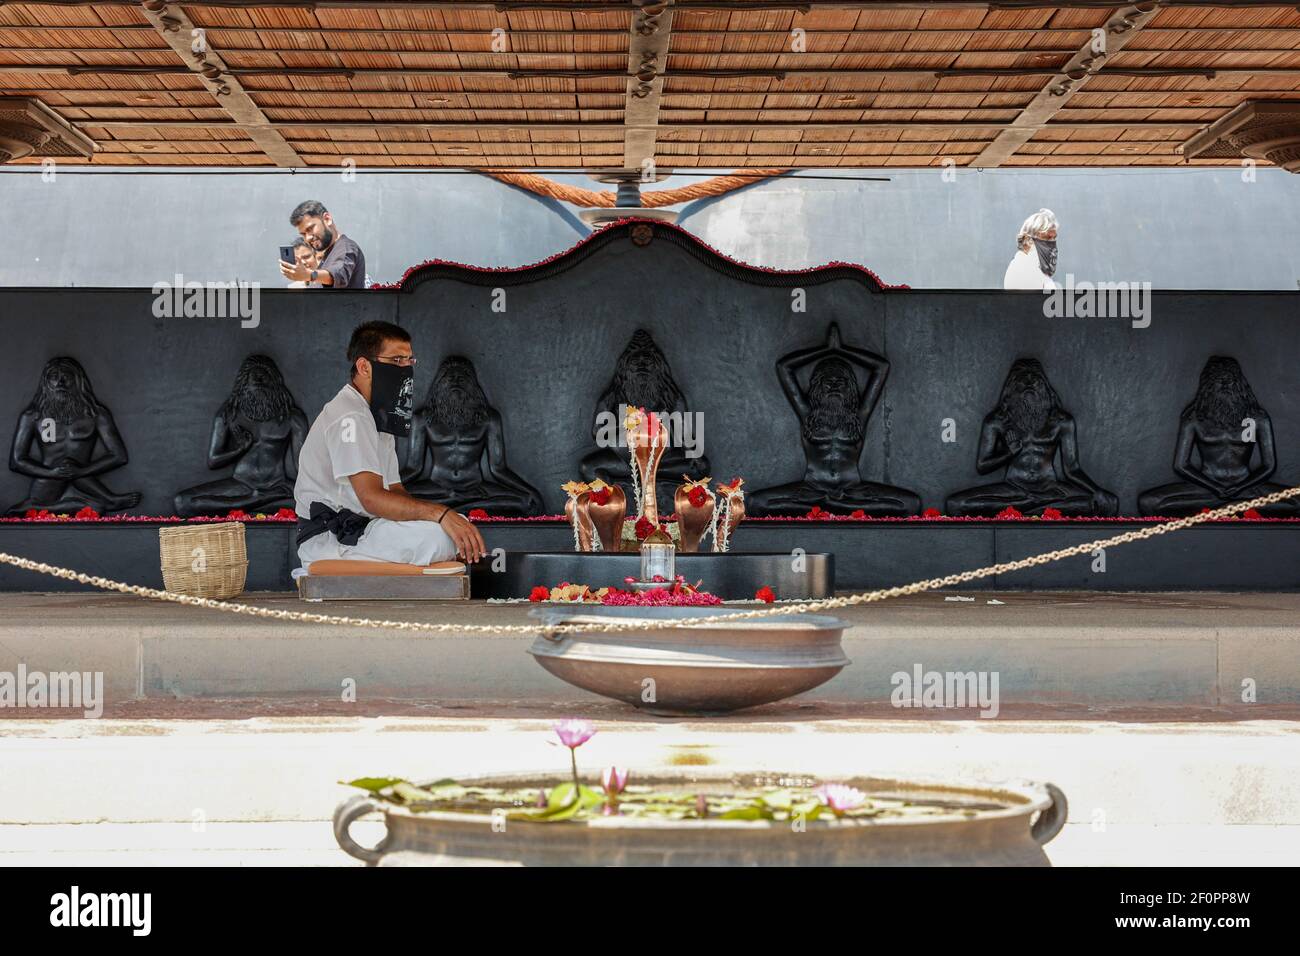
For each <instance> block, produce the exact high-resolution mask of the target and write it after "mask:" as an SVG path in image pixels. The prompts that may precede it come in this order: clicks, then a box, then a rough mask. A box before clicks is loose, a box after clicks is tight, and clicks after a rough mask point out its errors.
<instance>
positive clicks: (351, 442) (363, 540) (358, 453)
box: [294, 322, 487, 568]
mask: <svg viewBox="0 0 1300 956" xmlns="http://www.w3.org/2000/svg"><path fill="white" fill-rule="evenodd" d="M414 365H415V357H414V356H413V355H412V354H411V336H410V335H409V334H408V333H407V332H406V331H405V330H404V329H402V328H400V327H398V326H396V325H393V324H391V323H389V322H366V323H365V324H363V325H360V326H357V328H356V330H355V331H353V333H352V341H351V342H350V343H349V344H348V366H349V369H350V372H351V381H350V382H349V383H348V384H346V385H344V386H343V388H342V389H341V390H340V391H339V393H338V394H337V395H335V396H334V397H333V398H332V399H330V401H329V402H328V403H327V404H326V405H325V407H324V408H323V409H322V410H321V413H320V414H319V415H318V416H316V421H314V422H313V423H312V426H311V430H310V431H309V432H308V433H307V438H306V440H305V441H304V442H303V446H302V453H301V454H300V455H299V458H298V480H297V482H296V483H295V485H294V504H295V506H296V508H295V510H296V511H297V513H298V535H297V538H298V558H299V560H301V561H302V563H303V566H304V567H308V568H309V567H310V564H311V562H313V561H321V560H324V559H328V558H348V559H354V560H363V561H394V562H398V563H401V564H421V565H423V564H433V563H435V562H438V561H450V560H452V559H454V558H455V557H456V556H459V557H460V558H461V559H462V560H464V561H477V560H478V559H479V558H481V557H483V556H484V554H485V553H486V550H487V549H486V547H485V546H484V544H483V538H482V536H481V535H480V534H479V533H478V529H476V528H475V527H474V526H473V525H472V524H470V522H469V521H468V520H467V519H466V518H465V517H463V516H462V515H460V514H458V513H456V512H455V511H453V510H452V509H451V508H449V507H447V506H446V505H443V504H438V503H437V502H434V501H426V500H422V499H419V498H413V497H411V495H410V494H408V493H407V491H406V489H405V488H403V487H402V484H401V480H400V475H399V472H398V468H399V466H398V462H397V450H396V436H405V435H407V434H409V432H410V429H411V412H412V406H413V405H414V399H415V377H414V372H415V369H414Z"/></svg>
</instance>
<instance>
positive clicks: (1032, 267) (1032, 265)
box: [1002, 209, 1057, 291]
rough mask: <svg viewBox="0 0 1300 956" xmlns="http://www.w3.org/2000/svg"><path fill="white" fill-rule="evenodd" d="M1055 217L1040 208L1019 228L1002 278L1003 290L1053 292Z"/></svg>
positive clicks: (1054, 286) (1048, 210) (1048, 211)
mask: <svg viewBox="0 0 1300 956" xmlns="http://www.w3.org/2000/svg"><path fill="white" fill-rule="evenodd" d="M1056 226H1057V223H1056V214H1055V213H1053V212H1052V210H1050V209H1040V210H1038V212H1036V213H1034V214H1033V215H1032V216H1030V217H1029V218H1028V219H1026V220H1025V223H1024V225H1022V226H1021V227H1020V235H1018V236H1016V254H1015V256H1014V257H1013V258H1012V260H1011V264H1010V265H1009V266H1007V271H1006V275H1004V276H1003V277H1002V288H1004V289H1037V290H1040V291H1043V290H1048V289H1055V288H1056V283H1055V282H1053V281H1052V275H1053V273H1055V272H1056Z"/></svg>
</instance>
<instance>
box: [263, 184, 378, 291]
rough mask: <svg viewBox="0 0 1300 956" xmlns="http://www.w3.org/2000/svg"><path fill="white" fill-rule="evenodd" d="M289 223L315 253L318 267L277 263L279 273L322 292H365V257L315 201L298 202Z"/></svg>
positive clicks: (283, 262) (325, 210) (359, 248)
mask: <svg viewBox="0 0 1300 956" xmlns="http://www.w3.org/2000/svg"><path fill="white" fill-rule="evenodd" d="M289 223H290V224H291V225H293V226H294V227H296V228H297V230H298V233H299V235H301V236H302V238H303V240H304V241H306V243H307V245H309V246H311V248H312V249H314V250H315V251H316V255H317V257H318V258H319V260H320V264H319V265H317V266H315V267H314V268H312V267H309V266H306V265H304V264H302V263H300V262H295V263H293V264H290V263H287V262H285V261H283V260H281V261H280V274H281V275H283V276H284V277H285V278H286V279H290V280H292V281H295V282H306V283H308V285H309V286H319V287H321V288H323V289H364V288H365V287H366V257H365V254H364V253H363V252H362V251H361V247H360V246H358V245H357V244H356V243H355V242H353V241H352V240H351V239H349V238H348V237H347V236H345V235H343V233H342V232H341V231H340V230H339V227H338V226H337V225H336V224H335V222H334V217H332V216H331V215H330V213H329V210H328V209H326V208H325V207H324V206H323V205H322V204H321V203H319V202H317V201H316V200H315V199H309V200H307V201H306V202H301V203H299V204H298V205H297V206H296V207H294V210H293V212H291V213H290V214H289Z"/></svg>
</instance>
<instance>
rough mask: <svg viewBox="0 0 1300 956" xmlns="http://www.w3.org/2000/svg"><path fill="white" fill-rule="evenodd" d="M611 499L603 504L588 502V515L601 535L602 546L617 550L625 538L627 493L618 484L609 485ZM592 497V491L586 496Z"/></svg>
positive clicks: (604, 548)
mask: <svg viewBox="0 0 1300 956" xmlns="http://www.w3.org/2000/svg"><path fill="white" fill-rule="evenodd" d="M607 487H608V488H609V501H607V502H605V503H604V504H603V505H600V504H596V502H594V501H590V500H588V502H587V516H588V518H589V519H590V521H591V524H592V526H593V527H594V528H595V531H596V534H597V535H598V536H599V537H600V547H601V549H602V550H605V551H617V550H618V549H619V545H620V543H621V542H622V539H623V518H624V517H626V515H627V495H625V494H624V493H623V489H622V488H620V487H619V486H618V485H608V486H607ZM585 497H587V498H588V499H590V497H591V494H590V492H589V493H588V494H587V495H586V496H585Z"/></svg>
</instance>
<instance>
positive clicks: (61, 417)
mask: <svg viewBox="0 0 1300 956" xmlns="http://www.w3.org/2000/svg"><path fill="white" fill-rule="evenodd" d="M97 449H100V451H99V454H98V455H96V450H97ZM126 463H127V455H126V445H125V444H124V443H123V441H122V436H121V435H120V434H119V433H118V431H117V425H116V424H115V423H114V422H113V414H112V412H110V411H109V410H108V408H106V407H105V406H104V405H102V404H101V403H100V401H99V399H97V398H96V397H95V391H94V389H93V388H91V386H90V379H89V377H88V376H87V375H86V371H85V369H83V368H82V367H81V363H80V362H78V361H77V360H76V359H74V358H68V357H66V356H61V357H59V358H52V359H50V360H49V361H48V362H46V363H45V368H44V369H42V370H41V380H40V383H39V384H38V385H37V387H36V394H35V395H34V396H33V397H32V401H31V404H29V405H28V406H27V408H26V409H24V410H23V413H22V414H21V415H20V416H18V425H17V426H16V427H15V429H14V440H13V445H12V446H11V448H10V451H9V468H10V470H12V471H16V472H18V474H20V475H26V476H27V477H28V478H31V479H32V484H31V488H30V489H29V491H28V495H27V497H26V498H25V499H23V500H22V501H20V502H18V503H17V504H16V505H14V506H13V507H12V508H10V509H9V514H11V515H22V514H24V513H26V512H27V511H28V510H30V509H33V508H34V509H36V510H38V511H40V510H44V511H50V512H54V513H55V514H66V513H68V512H73V513H75V512H77V511H80V510H81V509H82V508H87V507H89V508H93V509H94V510H95V511H97V512H99V513H100V514H111V513H113V512H115V511H127V510H129V509H131V508H134V507H135V506H136V505H138V504H139V503H140V494H139V492H134V491H131V492H127V493H125V494H120V495H119V494H114V493H113V492H112V491H111V490H110V489H109V488H108V487H107V486H105V484H104V483H103V481H102V480H101V476H102V475H104V474H105V473H107V472H110V471H112V470H113V469H114V468H120V467H122V466H123V465H125V464H126Z"/></svg>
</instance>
